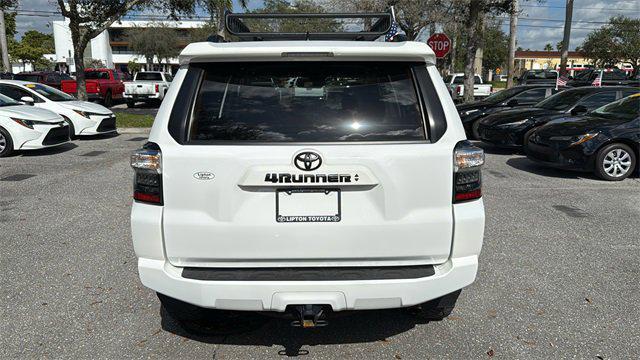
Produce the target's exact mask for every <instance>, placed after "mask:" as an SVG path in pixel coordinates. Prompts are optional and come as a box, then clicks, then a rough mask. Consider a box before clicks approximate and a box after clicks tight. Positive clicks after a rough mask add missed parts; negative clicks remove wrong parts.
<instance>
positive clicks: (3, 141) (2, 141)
mask: <svg viewBox="0 0 640 360" xmlns="http://www.w3.org/2000/svg"><path fill="white" fill-rule="evenodd" d="M6 147H7V138H5V137H4V135H3V134H2V133H0V152H3V151H4V148H6Z"/></svg>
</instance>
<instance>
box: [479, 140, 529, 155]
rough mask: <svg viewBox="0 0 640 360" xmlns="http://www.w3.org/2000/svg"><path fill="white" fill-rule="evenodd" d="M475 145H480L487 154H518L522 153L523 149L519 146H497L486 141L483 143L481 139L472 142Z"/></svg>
mask: <svg viewBox="0 0 640 360" xmlns="http://www.w3.org/2000/svg"><path fill="white" fill-rule="evenodd" d="M474 145H475V146H478V147H480V148H481V149H482V150H484V152H485V153H487V154H495V155H514V154H519V155H523V154H524V151H523V150H522V149H520V148H501V147H497V146H493V145H490V144H487V143H483V142H482V141H476V142H474Z"/></svg>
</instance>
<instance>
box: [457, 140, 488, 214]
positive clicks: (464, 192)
mask: <svg viewBox="0 0 640 360" xmlns="http://www.w3.org/2000/svg"><path fill="white" fill-rule="evenodd" d="M483 164H484V151H483V150H482V149H481V148H479V147H477V146H474V145H473V144H471V142H469V141H468V140H464V141H460V142H459V143H458V144H457V145H456V147H455V149H454V150H453V202H454V203H459V202H463V201H468V200H474V199H479V198H480V197H482V172H481V170H482V165H483Z"/></svg>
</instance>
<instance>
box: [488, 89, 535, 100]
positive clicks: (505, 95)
mask: <svg viewBox="0 0 640 360" xmlns="http://www.w3.org/2000/svg"><path fill="white" fill-rule="evenodd" d="M524 90H527V89H526V88H520V87H512V88H511V89H506V90H501V91H498V92H497V93H495V94H493V95H490V96H487V97H486V98H485V99H484V101H486V102H489V103H491V104H497V103H499V102H503V101H505V100H507V99H509V98H510V97H512V96H514V95H517V94H519V93H521V92H523V91H524Z"/></svg>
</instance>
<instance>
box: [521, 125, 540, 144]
mask: <svg viewBox="0 0 640 360" xmlns="http://www.w3.org/2000/svg"><path fill="white" fill-rule="evenodd" d="M536 130H538V127H534V128H533V129H529V131H527V132H526V133H524V136H522V147H523V148H525V147H527V144H528V143H529V138H530V137H531V134H533V132H534V131H536Z"/></svg>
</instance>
